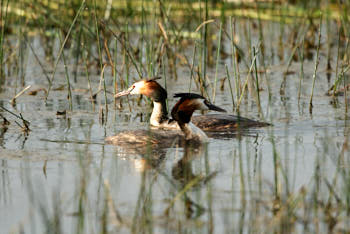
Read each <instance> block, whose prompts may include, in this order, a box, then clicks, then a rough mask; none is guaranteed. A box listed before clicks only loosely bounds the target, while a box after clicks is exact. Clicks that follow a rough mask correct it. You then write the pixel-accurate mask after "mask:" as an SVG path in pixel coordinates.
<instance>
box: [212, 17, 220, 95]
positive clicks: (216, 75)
mask: <svg viewBox="0 0 350 234" xmlns="http://www.w3.org/2000/svg"><path fill="white" fill-rule="evenodd" d="M221 33H222V22H220V30H219V40H218V47H217V51H216V66H215V79H214V89H213V98H212V101H213V102H215V94H216V83H217V81H218V69H219V60H220V49H221Z"/></svg>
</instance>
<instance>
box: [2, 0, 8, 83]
mask: <svg viewBox="0 0 350 234" xmlns="http://www.w3.org/2000/svg"><path fill="white" fill-rule="evenodd" d="M8 6H9V0H7V1H6V2H5V0H1V1H0V14H1V17H0V21H1V32H0V33H1V34H0V86H1V85H2V84H3V83H4V81H5V71H4V55H5V50H4V43H5V30H6V28H7V20H8V19H7V13H8Z"/></svg>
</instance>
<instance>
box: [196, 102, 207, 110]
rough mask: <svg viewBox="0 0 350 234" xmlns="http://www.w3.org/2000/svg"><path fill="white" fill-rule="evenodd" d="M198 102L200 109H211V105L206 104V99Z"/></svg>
mask: <svg viewBox="0 0 350 234" xmlns="http://www.w3.org/2000/svg"><path fill="white" fill-rule="evenodd" d="M198 103H199V109H200V110H209V107H208V106H207V105H205V104H204V101H199V100H198Z"/></svg>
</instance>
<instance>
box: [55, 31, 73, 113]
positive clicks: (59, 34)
mask: <svg viewBox="0 0 350 234" xmlns="http://www.w3.org/2000/svg"><path fill="white" fill-rule="evenodd" d="M57 34H58V37H59V39H60V44H62V35H61V32H58V33H57ZM61 56H62V61H63V66H64V72H65V77H66V81H67V92H68V103H69V110H70V111H73V97H72V88H71V84H70V80H69V72H68V66H67V62H66V56H65V55H64V51H62V55H61Z"/></svg>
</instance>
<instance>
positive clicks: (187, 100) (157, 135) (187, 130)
mask: <svg viewBox="0 0 350 234" xmlns="http://www.w3.org/2000/svg"><path fill="white" fill-rule="evenodd" d="M174 97H180V98H181V99H180V100H179V101H178V102H177V103H176V104H175V106H174V107H173V109H172V111H171V115H172V117H173V120H169V122H176V123H177V124H178V126H179V128H180V129H181V130H182V133H181V132H180V131H161V130H157V131H147V130H136V131H125V132H121V133H119V134H118V135H116V136H111V137H107V138H106V139H105V141H106V143H109V144H116V145H119V144H133V145H134V146H137V145H140V144H141V145H146V144H163V145H166V143H167V142H168V141H170V143H172V142H174V141H176V140H181V138H183V136H184V137H185V140H186V141H194V142H206V141H208V137H207V135H206V134H205V133H204V132H203V131H202V130H201V129H200V128H198V127H197V126H195V125H194V124H192V123H191V117H192V114H193V112H194V111H195V110H215V111H219V112H225V110H224V109H221V108H220V107H218V106H215V105H213V104H211V103H210V102H209V101H208V100H206V99H205V98H204V97H202V96H201V95H198V94H193V93H177V94H175V95H174ZM171 124H172V123H171Z"/></svg>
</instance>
